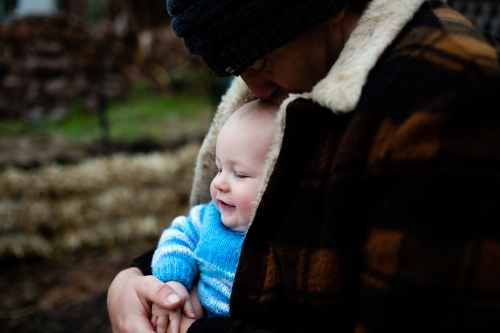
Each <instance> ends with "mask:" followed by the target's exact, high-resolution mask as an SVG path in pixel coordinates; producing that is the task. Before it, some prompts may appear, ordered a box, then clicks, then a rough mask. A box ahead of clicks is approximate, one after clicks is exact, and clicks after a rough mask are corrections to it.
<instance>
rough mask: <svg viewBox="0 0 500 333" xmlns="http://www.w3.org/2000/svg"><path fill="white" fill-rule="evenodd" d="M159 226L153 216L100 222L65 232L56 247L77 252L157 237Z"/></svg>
mask: <svg viewBox="0 0 500 333" xmlns="http://www.w3.org/2000/svg"><path fill="white" fill-rule="evenodd" d="M160 230H162V229H160V226H159V223H158V217H157V216H155V215H152V214H151V215H147V216H137V217H130V218H125V219H120V220H116V221H102V222H101V223H99V224H97V225H95V226H93V227H91V228H89V227H86V228H79V229H72V230H67V231H66V232H65V233H64V234H63V235H62V237H61V238H60V241H59V242H58V243H57V246H58V247H60V248H62V249H66V250H77V249H79V248H81V247H84V246H102V245H105V244H110V243H113V244H114V243H118V242H124V241H133V240H139V239H144V238H147V237H159V234H160Z"/></svg>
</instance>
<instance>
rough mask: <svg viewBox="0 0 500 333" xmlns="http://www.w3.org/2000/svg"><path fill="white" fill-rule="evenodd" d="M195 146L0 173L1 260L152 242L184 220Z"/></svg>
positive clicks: (194, 157) (195, 150) (195, 152)
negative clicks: (144, 240)
mask: <svg viewBox="0 0 500 333" xmlns="http://www.w3.org/2000/svg"><path fill="white" fill-rule="evenodd" d="M198 150H199V145H198V144H196V143H193V144H189V145H186V146H184V147H183V148H181V149H179V150H177V151H174V152H165V153H151V154H140V155H124V154H117V155H113V156H110V157H101V158H92V159H88V160H86V161H84V162H83V163H80V164H78V165H71V166H70V165H66V166H58V165H51V166H48V167H45V168H41V169H38V170H33V171H25V170H19V169H13V168H11V169H7V170H5V171H3V172H2V173H0V257H1V256H3V255H7V254H11V255H15V256H18V257H22V256H26V255H28V254H30V255H31V254H34V255H42V256H43V255H48V254H50V253H51V252H52V251H56V250H68V249H71V250H74V249H79V248H81V247H83V246H100V245H104V244H110V243H117V242H123V241H133V240H134V239H140V238H145V237H152V236H153V237H157V236H158V235H159V233H160V232H161V230H162V229H163V228H165V227H166V226H167V225H168V224H169V223H170V221H171V220H172V218H173V217H175V215H178V214H182V213H186V211H187V208H188V207H187V204H188V197H189V191H190V187H191V183H192V177H193V167H194V163H195V159H196V156H197V154H198Z"/></svg>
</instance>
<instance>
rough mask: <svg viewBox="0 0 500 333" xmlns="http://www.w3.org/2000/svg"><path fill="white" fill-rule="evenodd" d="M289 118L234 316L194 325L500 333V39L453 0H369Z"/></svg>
mask: <svg viewBox="0 0 500 333" xmlns="http://www.w3.org/2000/svg"><path fill="white" fill-rule="evenodd" d="M251 98H252V96H251V94H250V92H249V91H248V89H247V88H246V86H245V85H244V83H243V81H242V80H241V79H239V78H236V79H235V81H234V82H233V84H232V86H231V87H230V89H229V90H228V92H227V93H226V95H225V96H224V97H223V100H222V103H221V106H220V107H219V109H218V112H217V114H216V116H215V118H214V123H213V125H212V128H211V129H210V131H209V133H208V135H207V138H206V139H205V142H204V144H203V146H202V149H201V150H200V154H199V156H198V160H197V166H196V173H195V182H194V185H193V192H192V204H194V203H197V202H203V201H204V200H206V199H207V198H209V197H208V195H209V193H208V188H209V187H208V185H207V184H209V181H210V180H211V177H213V174H212V172H214V171H213V167H211V166H210V163H211V164H213V160H214V158H213V153H214V151H215V137H216V134H217V132H218V129H219V128H220V126H221V124H222V123H223V122H224V120H225V119H227V117H228V116H229V114H230V113H231V112H232V111H234V110H235V109H236V108H237V107H238V106H239V105H241V104H242V103H243V102H245V101H247V100H249V99H251ZM279 117H280V118H279V119H280V121H281V126H282V131H281V132H280V133H279V135H277V137H276V142H275V146H274V148H273V150H272V154H271V158H270V160H269V163H268V166H267V171H266V177H265V179H266V181H265V184H263V186H262V188H261V196H260V201H259V205H258V208H257V210H256V212H255V218H254V220H253V223H252V225H251V227H250V228H249V231H248V233H247V235H246V238H245V240H244V243H243V247H242V253H241V257H240V261H239V265H238V268H237V272H236V277H235V282H234V285H233V293H232V295H231V300H230V317H229V318H226V317H224V318H222V317H221V318H205V319H199V320H196V321H195V322H194V324H193V325H192V326H191V328H190V329H189V332H190V333H197V332H245V333H246V332H272V331H275V332H323V331H328V332H358V333H365V332H367V333H368V332H500V43H499V39H498V37H494V36H491V35H488V34H487V33H485V32H482V31H480V30H479V29H477V28H475V27H474V26H473V25H472V24H471V23H470V22H469V21H468V20H467V19H466V18H465V17H464V16H462V15H460V14H459V13H458V12H456V11H454V10H453V9H451V8H450V7H448V6H446V5H445V4H444V3H443V2H442V1H422V0H400V1H394V0H373V1H372V2H371V4H370V6H369V8H368V9H367V10H366V11H365V13H364V14H363V16H362V17H361V19H360V21H359V23H358V25H357V27H356V29H355V30H354V31H353V33H352V34H351V36H350V39H349V41H348V43H347V45H346V47H345V48H344V50H343V52H342V54H341V56H340V58H339V59H338V60H337V61H336V63H335V65H334V67H333V68H332V70H331V71H330V73H329V74H328V76H327V77H325V79H324V80H322V81H320V82H319V83H318V85H317V86H315V87H314V89H313V91H312V92H311V93H306V94H302V95H292V96H291V97H289V98H288V99H287V100H286V101H285V102H284V103H283V105H282V106H281V109H280V113H279ZM211 168H212V169H211ZM141 261H142V262H144V261H145V262H146V264H145V265H142V264H141ZM147 261H148V259H147V257H146V259H144V257H142V258H138V259H137V260H136V261H135V263H134V265H136V266H139V267H144V268H145V269H144V270H143V271H144V272H145V273H147V267H148V264H149V262H147Z"/></svg>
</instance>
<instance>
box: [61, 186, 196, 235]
mask: <svg viewBox="0 0 500 333" xmlns="http://www.w3.org/2000/svg"><path fill="white" fill-rule="evenodd" d="M183 197H184V198H183ZM185 197H186V194H185V193H184V195H183V194H182V193H181V194H178V193H177V192H176V190H175V189H171V188H132V187H123V186H121V187H116V188H112V189H109V190H107V191H104V192H102V193H98V194H97V195H95V196H84V197H82V196H80V197H73V198H70V199H67V200H59V201H57V202H54V204H53V209H54V212H53V215H54V217H55V218H54V222H53V223H55V224H57V225H59V226H60V227H68V226H72V225H73V226H85V225H87V226H88V225H92V224H93V223H94V222H95V221H100V220H103V219H115V218H119V217H125V216H132V215H138V214H148V213H158V212H168V211H169V210H172V209H175V207H176V206H179V204H181V203H182V201H183V202H186V201H187V200H186V199H185Z"/></svg>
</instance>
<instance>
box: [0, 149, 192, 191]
mask: <svg viewBox="0 0 500 333" xmlns="http://www.w3.org/2000/svg"><path fill="white" fill-rule="evenodd" d="M198 150H199V144H198V143H193V144H188V145H186V146H184V147H182V148H180V149H179V150H178V151H175V152H164V153H149V154H137V155H125V154H114V155H111V156H109V157H99V158H97V157H96V158H89V159H87V160H85V161H84V162H82V163H80V164H78V165H65V166H60V165H51V166H47V167H44V168H41V169H40V170H35V171H26V170H18V169H14V168H9V169H7V170H6V171H4V172H3V173H1V174H0V197H3V198H5V197H7V198H19V197H24V198H26V197H52V198H55V197H65V196H68V195H76V194H89V193H95V192H99V191H101V190H102V189H105V188H110V187H113V186H116V185H120V184H127V185H130V186H145V185H169V184H178V182H179V179H183V177H190V176H191V174H192V173H193V166H194V163H195V159H196V155H197V153H198ZM183 175H184V176H183ZM188 185H189V186H190V184H188Z"/></svg>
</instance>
